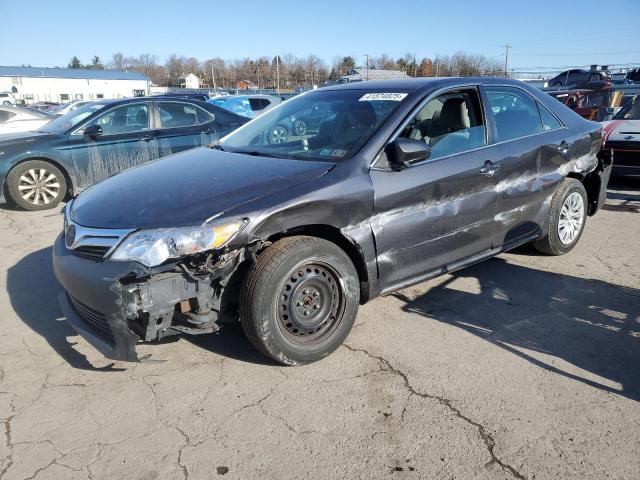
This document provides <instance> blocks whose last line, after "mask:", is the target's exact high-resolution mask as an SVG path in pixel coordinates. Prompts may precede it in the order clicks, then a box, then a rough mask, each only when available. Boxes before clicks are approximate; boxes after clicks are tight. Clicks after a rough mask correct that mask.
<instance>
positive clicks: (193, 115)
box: [158, 102, 206, 128]
mask: <svg viewBox="0 0 640 480" xmlns="http://www.w3.org/2000/svg"><path fill="white" fill-rule="evenodd" d="M198 110H200V109H199V108H198V107H196V106H195V105H192V104H190V103H179V102H158V111H159V113H160V128H180V127H191V126H193V125H197V124H198V123H205V122H202V121H198V113H199V112H198ZM205 113H206V112H205ZM200 118H201V119H202V118H203V117H202V114H201V117H200Z"/></svg>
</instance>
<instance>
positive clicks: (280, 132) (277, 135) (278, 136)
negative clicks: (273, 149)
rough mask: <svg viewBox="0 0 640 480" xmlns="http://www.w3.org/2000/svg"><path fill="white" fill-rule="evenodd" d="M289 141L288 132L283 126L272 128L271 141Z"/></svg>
mask: <svg viewBox="0 0 640 480" xmlns="http://www.w3.org/2000/svg"><path fill="white" fill-rule="evenodd" d="M286 141H287V132H286V131H285V129H284V128H283V127H276V128H274V129H273V130H271V143H284V142H286Z"/></svg>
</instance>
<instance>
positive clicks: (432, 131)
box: [400, 89, 486, 158]
mask: <svg viewBox="0 0 640 480" xmlns="http://www.w3.org/2000/svg"><path fill="white" fill-rule="evenodd" d="M481 112H482V110H481V108H480V100H479V98H478V93H477V92H476V90H475V89H469V90H457V91H454V92H447V93H444V94H442V95H439V96H438V97H436V98H434V99H433V100H430V101H429V102H428V103H427V104H426V105H425V106H424V107H423V108H422V109H420V111H419V112H418V113H417V114H416V115H415V116H414V117H413V119H412V120H411V122H409V124H408V125H407V127H406V128H405V129H404V130H403V131H402V133H401V134H400V136H401V137H405V138H412V139H414V140H420V141H423V142H424V143H426V144H427V145H428V146H429V147H431V155H430V157H429V158H437V157H443V156H446V155H451V154H454V153H461V152H465V151H468V150H473V149H475V148H479V147H482V146H484V145H486V135H485V125H484V121H483V119H482V113H481Z"/></svg>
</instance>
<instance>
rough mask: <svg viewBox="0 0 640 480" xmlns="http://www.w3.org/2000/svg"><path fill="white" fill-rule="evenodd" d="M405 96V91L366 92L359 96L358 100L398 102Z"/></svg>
mask: <svg viewBox="0 0 640 480" xmlns="http://www.w3.org/2000/svg"><path fill="white" fill-rule="evenodd" d="M406 96H407V94H406V93H367V94H365V95H363V96H362V97H360V101H361V102H368V101H372V100H390V101H392V102H400V101H402V100H403V99H404V97H406Z"/></svg>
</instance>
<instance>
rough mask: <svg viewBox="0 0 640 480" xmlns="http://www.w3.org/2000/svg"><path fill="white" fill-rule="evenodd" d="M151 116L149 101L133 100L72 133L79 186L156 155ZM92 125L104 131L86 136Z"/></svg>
mask: <svg viewBox="0 0 640 480" xmlns="http://www.w3.org/2000/svg"><path fill="white" fill-rule="evenodd" d="M149 119H150V115H149V104H148V102H140V103H129V104H126V105H120V106H117V107H114V108H111V109H109V110H108V111H106V112H105V113H103V114H102V115H100V116H99V117H96V118H95V119H93V120H92V121H90V122H89V123H87V124H86V125H83V127H82V128H80V129H78V130H76V131H75V132H74V133H72V134H71V135H69V147H70V150H71V158H72V160H73V168H74V169H75V172H74V176H75V178H77V181H78V188H80V189H82V188H85V187H88V186H90V185H93V184H94V183H96V182H99V181H100V180H103V179H105V178H107V177H109V176H111V175H113V174H115V173H118V172H121V171H122V170H125V169H127V168H130V167H133V166H136V165H140V164H142V163H145V162H148V161H149V160H152V159H153V158H156V156H157V154H156V151H157V148H156V147H155V145H154V136H153V131H152V130H151V125H150V123H149ZM90 127H100V128H99V131H100V133H99V134H98V135H94V136H91V137H90V136H87V135H85V131H87V129H89V128H90Z"/></svg>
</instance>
